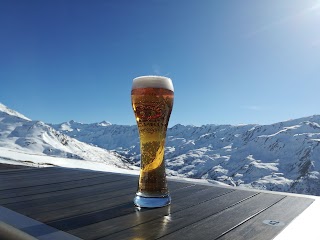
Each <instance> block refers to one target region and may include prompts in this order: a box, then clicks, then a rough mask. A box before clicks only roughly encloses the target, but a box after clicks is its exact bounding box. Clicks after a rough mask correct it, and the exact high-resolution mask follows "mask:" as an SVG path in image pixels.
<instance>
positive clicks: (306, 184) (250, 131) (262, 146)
mask: <svg viewBox="0 0 320 240" xmlns="http://www.w3.org/2000/svg"><path fill="white" fill-rule="evenodd" d="M52 126H53V127H54V128H55V129H57V130H59V131H62V132H64V133H65V134H68V135H69V136H72V137H74V138H77V139H78V140H80V141H83V142H87V143H92V144H94V145H97V146H99V147H103V148H105V149H109V150H115V151H117V152H118V153H119V154H121V155H122V156H124V157H126V158H127V159H128V160H129V161H131V162H132V163H134V164H136V165H138V164H139V156H140V155H139V154H140V153H139V138H138V133H137V128H136V126H121V125H112V124H110V123H108V124H100V123H95V124H82V123H77V122H74V121H70V122H66V123H63V124H57V125H52ZM166 161H167V162H166V166H167V169H168V174H169V175H173V176H181V177H191V178H203V179H212V180H217V181H221V182H224V183H227V184H230V185H233V186H243V187H251V188H258V189H268V190H276V191H286V192H295V193H304V194H313V195H320V187H319V186H320V181H319V177H320V175H319V172H320V116H317V115H315V116H311V117H305V118H300V119H294V120H289V121H284V122H279V123H275V124H272V125H238V126H232V125H204V126H201V127H196V126H183V125H176V126H174V127H172V128H170V129H168V133H167V147H166Z"/></svg>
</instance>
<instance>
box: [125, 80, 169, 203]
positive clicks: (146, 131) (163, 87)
mask: <svg viewBox="0 0 320 240" xmlns="http://www.w3.org/2000/svg"><path fill="white" fill-rule="evenodd" d="M131 99H132V108H133V111H134V114H135V117H136V121H137V125H138V130H139V136H140V151H141V167H140V177H139V185H138V190H137V193H136V198H135V201H134V202H135V204H136V205H137V206H140V207H161V206H165V205H168V204H169V203H170V197H169V193H168V188H167V181H166V174H165V163H164V149H165V140H166V131H167V127H168V122H169V118H170V114H171V111H172V106H173V99H174V93H173V86H172V82H171V80H170V79H169V78H164V77H157V76H146V77H139V78H135V79H134V83H133V87H132V91H131Z"/></svg>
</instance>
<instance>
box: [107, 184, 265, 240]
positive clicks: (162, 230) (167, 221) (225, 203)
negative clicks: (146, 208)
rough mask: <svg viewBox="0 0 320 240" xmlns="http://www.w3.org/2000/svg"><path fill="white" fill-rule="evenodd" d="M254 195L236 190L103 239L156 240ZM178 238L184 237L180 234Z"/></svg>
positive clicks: (253, 193) (254, 194)
mask: <svg viewBox="0 0 320 240" xmlns="http://www.w3.org/2000/svg"><path fill="white" fill-rule="evenodd" d="M256 195H259V194H257V193H255V192H249V191H238V190H237V191H234V192H231V193H229V194H227V195H223V196H221V197H218V198H215V199H212V200H209V201H206V202H203V203H200V204H198V205H195V206H193V207H190V208H188V209H185V210H181V211H178V212H175V213H172V214H170V215H168V216H164V217H162V218H159V219H156V220H153V221H150V222H146V223H144V224H140V225H137V226H135V227H133V228H129V229H126V230H124V231H121V232H118V233H115V234H111V235H109V236H106V238H105V239H108V238H109V237H110V238H109V239H132V238H134V237H136V238H143V239H156V238H159V237H161V236H164V235H167V234H169V233H172V232H175V231H177V230H179V229H182V228H185V227H187V226H189V225H192V224H194V223H196V222H199V221H201V220H202V219H204V218H206V217H209V216H212V215H214V214H217V213H219V212H221V211H224V210H226V209H228V208H230V207H231V206H233V205H242V204H241V203H243V202H245V201H246V200H249V199H251V198H254V197H255V196H256ZM211 230H212V229H211ZM197 231H198V230H197ZM180 236H184V235H183V234H182V235H180ZM175 237H176V238H175V239H178V238H177V236H175ZM102 239H104V238H102ZM200 239H203V238H200Z"/></svg>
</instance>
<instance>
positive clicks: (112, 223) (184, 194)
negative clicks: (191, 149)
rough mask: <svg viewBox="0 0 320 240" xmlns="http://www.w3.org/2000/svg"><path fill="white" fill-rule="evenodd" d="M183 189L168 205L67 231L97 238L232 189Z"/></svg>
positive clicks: (218, 195) (82, 236) (80, 235)
mask: <svg viewBox="0 0 320 240" xmlns="http://www.w3.org/2000/svg"><path fill="white" fill-rule="evenodd" d="M183 190H184V191H181V190H180V191H179V192H178V191H177V192H176V193H174V194H172V204H171V206H169V207H165V208H157V209H148V210H144V209H141V210H140V211H138V210H136V211H135V212H133V213H131V214H128V215H124V216H120V217H116V218H112V219H108V220H107V221H102V222H99V223H95V224H91V225H87V226H84V227H81V228H77V229H73V230H71V231H69V233H71V234H72V235H75V236H78V237H80V238H83V239H97V238H101V237H104V236H108V235H110V234H112V233H115V232H120V231H123V230H126V229H128V228H132V227H133V226H136V225H139V224H142V223H145V222H149V221H151V220H154V219H158V218H161V217H164V216H167V215H169V214H170V213H171V214H172V213H174V212H177V211H181V210H184V209H188V208H190V207H192V206H194V205H197V204H200V203H201V202H205V201H208V200H211V199H214V198H217V197H220V196H222V195H225V194H228V193H230V192H232V191H234V190H233V189H228V188H215V187H210V186H209V187H208V188H206V189H203V190H201V191H197V192H196V191H194V190H193V188H185V189H183Z"/></svg>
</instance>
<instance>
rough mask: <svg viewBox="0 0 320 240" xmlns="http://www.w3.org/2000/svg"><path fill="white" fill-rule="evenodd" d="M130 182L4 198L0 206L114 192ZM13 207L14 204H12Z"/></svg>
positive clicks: (116, 182)
mask: <svg viewBox="0 0 320 240" xmlns="http://www.w3.org/2000/svg"><path fill="white" fill-rule="evenodd" d="M129 183H130V181H128V180H127V179H120V180H115V181H114V182H112V181H110V182H107V183H102V184H98V185H94V186H86V187H81V188H72V189H68V190H62V191H60V190H55V191H52V192H46V193H42V194H36V195H27V196H21V197H15V198H6V199H0V204H2V205H5V206H8V205H7V204H10V203H12V204H13V203H19V202H26V201H30V202H31V203H33V204H37V201H36V200H37V199H42V198H46V200H45V201H47V202H54V201H57V199H59V197H60V195H61V196H62V197H63V196H65V195H68V196H71V197H73V196H74V195H73V194H77V193H79V194H83V195H85V194H88V195H89V194H93V193H96V192H106V191H114V190H116V189H117V188H118V187H120V188H122V187H126V186H127V185H128V184H129ZM13 205H14V204H13ZM9 208H10V207H9Z"/></svg>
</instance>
